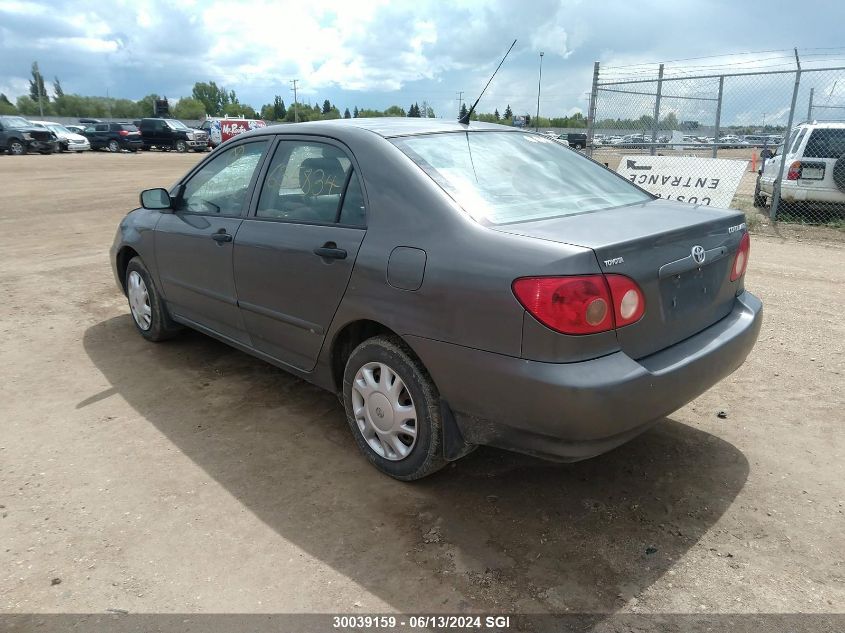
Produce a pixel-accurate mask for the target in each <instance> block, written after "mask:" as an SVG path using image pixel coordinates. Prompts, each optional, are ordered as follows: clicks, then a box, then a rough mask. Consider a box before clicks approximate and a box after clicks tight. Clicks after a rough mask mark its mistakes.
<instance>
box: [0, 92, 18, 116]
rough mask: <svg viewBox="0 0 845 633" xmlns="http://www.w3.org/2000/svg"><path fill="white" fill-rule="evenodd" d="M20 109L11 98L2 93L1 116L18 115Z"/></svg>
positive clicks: (0, 94)
mask: <svg viewBox="0 0 845 633" xmlns="http://www.w3.org/2000/svg"><path fill="white" fill-rule="evenodd" d="M17 113H18V109H17V108H16V107H15V105H14V104H13V103H12V102H11V101H9V98H8V97H7V96H6V95H4V94H3V93H2V92H0V114H17Z"/></svg>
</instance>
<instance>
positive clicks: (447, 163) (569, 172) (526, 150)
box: [393, 131, 654, 224]
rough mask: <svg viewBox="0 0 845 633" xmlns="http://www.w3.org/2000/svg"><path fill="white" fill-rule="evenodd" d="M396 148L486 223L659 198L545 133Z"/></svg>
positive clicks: (435, 140) (474, 136) (460, 135)
mask: <svg viewBox="0 0 845 633" xmlns="http://www.w3.org/2000/svg"><path fill="white" fill-rule="evenodd" d="M393 142H394V144H395V145H396V146H397V147H398V148H399V149H400V150H402V151H403V152H404V153H405V154H407V155H408V156H409V157H410V158H411V160H413V161H414V162H415V163H416V164H417V165H418V166H419V167H420V168H421V169H423V171H425V172H426V173H427V174H428V175H429V176H431V178H432V179H433V180H434V181H435V182H436V183H437V184H439V185H440V186H441V187H442V188H443V189H444V190H445V191H446V192H447V193H448V194H449V195H450V196H451V197H452V198H453V199H454V200H455V201H456V202H457V203H458V204H459V205H460V206H461V207H463V209H464V210H465V211H466V212H467V213H469V214H470V215H471V216H472V217H473V218H475V219H476V220H478V221H480V222H483V223H490V224H506V223H510V222H524V221H528V220H541V219H547V218H553V217H559V216H565V215H573V214H576V213H585V212H590V211H599V210H602V209H609V208H613V207H620V206H624V205H629V204H638V203H643V202H648V201H650V200H653V199H654V197H653V196H652V195H651V194H649V193H646V192H645V191H643V190H642V189H640V188H639V187H636V186H634V185H633V184H631V183H630V182H628V181H627V180H625V179H624V178H622V177H620V176H618V175H617V174H615V173H613V172H612V171H610V170H609V169H607V168H605V167H602V166H601V165H599V164H597V163H594V162H593V161H591V160H589V159H588V158H585V157H584V156H582V155H580V154H578V153H577V152H575V151H573V150H571V149H569V148H568V147H566V146H564V145H563V144H561V143H558V142H556V141H554V140H552V139H549V138H547V137H544V136H542V135H538V134H523V133H514V132H483V131H480V132H452V133H445V134H429V135H421V136H411V137H405V138H398V139H394V141H393Z"/></svg>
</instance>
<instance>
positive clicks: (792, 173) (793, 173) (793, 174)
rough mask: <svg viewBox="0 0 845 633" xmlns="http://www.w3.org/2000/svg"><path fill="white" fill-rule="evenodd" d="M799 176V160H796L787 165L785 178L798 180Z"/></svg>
mask: <svg viewBox="0 0 845 633" xmlns="http://www.w3.org/2000/svg"><path fill="white" fill-rule="evenodd" d="M800 177H801V161H800V160H796V161H795V162H794V163H792V164H791V165H790V166H789V171H787V172H786V179H787V180H798V179H799V178H800Z"/></svg>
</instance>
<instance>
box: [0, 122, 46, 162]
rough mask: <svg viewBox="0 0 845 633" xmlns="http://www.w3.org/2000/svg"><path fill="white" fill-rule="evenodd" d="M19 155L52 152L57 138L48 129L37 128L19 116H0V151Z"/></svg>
mask: <svg viewBox="0 0 845 633" xmlns="http://www.w3.org/2000/svg"><path fill="white" fill-rule="evenodd" d="M4 150H5V151H7V152H9V153H10V154H15V155H21V154H26V153H27V152H41V153H42V154H52V153H53V152H57V151H59V140H58V138H56V135H55V134H53V132H51V131H50V130H46V129H44V128H38V127H35V126H34V125H32V123H30V122H29V121H27V120H26V119H24V118H23V117H20V116H0V151H4Z"/></svg>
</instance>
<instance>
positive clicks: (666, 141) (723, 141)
mask: <svg viewBox="0 0 845 633" xmlns="http://www.w3.org/2000/svg"><path fill="white" fill-rule="evenodd" d="M676 142H677V141H676ZM671 143H672V137H671V136H669V135H666V134H662V135H660V136H658V137H657V140H656V141H652V137H651V133H648V132H646V133H638V134H627V135H625V136H619V135H609V134H608V135H605V134H594V135H593V145H594V146H597V147H600V146H608V145H610V146H615V147H624V148H629V149H644V148H647V147H651V146H653V145H657V146H658V147H659V146H665V145H670V144H671ZM682 143H683V144H685V145H697V144H701V145H711V146H712V145H716V144H718V146H719V147H720V148H722V149H742V148H746V147H755V148H764V147H775V146H777V145H779V144H781V143H783V136H781V135H778V134H747V135H745V136H739V135H736V134H723V135H721V136H720V137H719V140H718V141H716V138H715V137H713V136H693V135H685V136H684V137H683V138H682Z"/></svg>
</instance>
